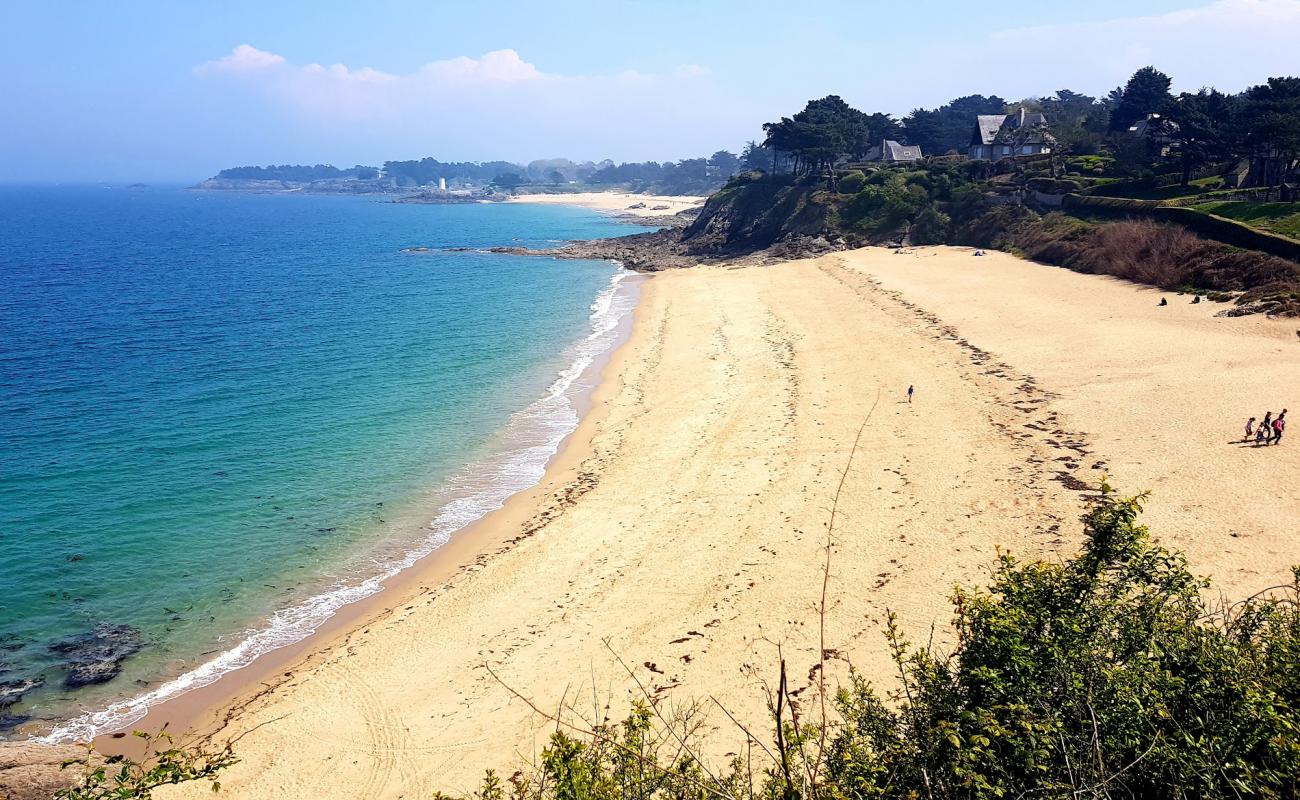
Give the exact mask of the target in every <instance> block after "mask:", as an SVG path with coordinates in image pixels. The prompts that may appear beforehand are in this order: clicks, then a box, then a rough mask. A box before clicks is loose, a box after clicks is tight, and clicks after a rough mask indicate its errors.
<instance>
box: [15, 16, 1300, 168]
mask: <svg viewBox="0 0 1300 800" xmlns="http://www.w3.org/2000/svg"><path fill="white" fill-rule="evenodd" d="M0 25H2V26H3V29H4V30H5V31H6V32H7V33H8V34H9V35H8V36H7V37H6V42H5V44H4V45H3V46H2V47H0V182H47V181H53V182H79V181H101V182H131V181H145V182H190V181H197V180H200V179H202V178H204V177H207V176H209V175H212V174H214V173H216V172H217V171H218V170H220V169H222V168H224V167H229V166H240V165H247V164H268V163H275V164H282V163H331V164H335V165H337V166H351V165H353V164H371V165H379V164H382V162H384V161H386V160H389V159H407V158H422V157H425V156H433V157H435V158H438V159H440V160H443V161H459V160H473V161H481V160H495V159H503V160H511V161H528V160H532V159H535V158H550V157H567V158H572V159H574V160H586V159H591V160H599V159H602V158H612V159H614V160H617V161H642V160H657V161H663V160H676V159H681V158H689V157H696V156H700V155H708V154H710V153H712V152H713V151H715V150H718V149H730V150H732V151H739V149H740V147H741V146H742V145H743V144H744V142H745V141H746V140H749V139H754V138H760V139H761V137H762V131H761V125H762V123H763V122H764V121H767V120H772V119H776V118H779V117H780V116H782V115H789V114H793V113H794V112H795V111H798V110H799V108H801V107H802V106H803V104H804V102H806V101H807V100H809V99H811V98H814V97H821V96H824V95H827V94H838V95H840V96H842V97H843V98H844V99H845V100H847V101H848V102H849V103H851V104H852V105H855V106H857V107H858V108H861V109H863V110H864V111H869V112H870V111H886V112H889V113H893V114H896V115H900V116H901V115H903V114H905V113H907V111H909V110H910V109H912V108H915V107H918V106H919V107H933V106H936V105H939V104H941V103H943V102H945V101H947V100H950V99H952V98H954V97H959V96H962V95H966V94H973V93H980V94H997V95H1000V96H1002V97H1005V98H1007V99H1018V98H1021V97H1032V96H1042V95H1048V94H1051V93H1052V92H1053V91H1055V90H1057V89H1062V88H1068V89H1072V90H1074V91H1079V92H1084V93H1087V94H1092V95H1101V94H1104V93H1106V92H1107V91H1109V90H1111V89H1113V88H1114V87H1115V86H1117V85H1119V84H1122V83H1123V82H1124V80H1125V79H1126V78H1127V77H1128V76H1129V75H1130V74H1131V73H1132V72H1133V71H1134V70H1135V69H1137V68H1139V67H1142V66H1145V65H1147V64H1154V65H1155V66H1157V67H1158V68H1160V69H1162V70H1164V71H1165V72H1167V73H1169V74H1170V75H1171V76H1172V77H1173V78H1174V89H1175V91H1183V90H1187V91H1195V90H1196V89H1199V88H1201V87H1202V86H1207V85H1213V86H1215V87H1217V88H1219V89H1222V90H1224V91H1239V90H1241V89H1243V88H1246V87H1247V86H1250V85H1253V84H1256V83H1260V82H1262V81H1264V80H1265V79H1266V78H1268V77H1269V76H1275V75H1284V74H1289V75H1294V74H1297V73H1300V48H1297V39H1296V36H1297V31H1300V0H1089V2H1087V3H1078V2H1050V1H1049V2H1037V3H1035V2H1026V3H1020V4H1016V3H995V4H988V3H972V2H969V1H968V0H967V1H966V2H949V1H948V0H931V1H929V2H927V1H926V0H911V2H897V0H895V1H894V2H890V3H881V2H876V1H875V0H817V2H808V3H802V4H801V3H791V2H788V1H787V2H769V0H744V1H743V2H732V0H689V1H688V0H660V1H659V2H653V1H652V0H531V2H512V1H510V0H456V1H455V2H444V1H443V0H421V1H418V2H417V1H416V0H406V1H405V2H399V1H398V0H369V2H364V3H363V2H348V3H343V2H337V3H336V2H330V0H311V1H310V2H309V1H307V0H280V1H279V2H265V0H257V1H256V2H254V1H252V0H225V1H224V2H215V1H214V2H202V0H190V1H189V2H184V1H182V0H174V1H171V2H164V1H163V0H157V2H152V3H148V2H136V1H135V0H116V1H115V2H112V3H107V2H99V1H95V2H90V1H87V2H66V1H61V0H35V1H29V0H4V2H3V3H0Z"/></svg>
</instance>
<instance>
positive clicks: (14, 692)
mask: <svg viewBox="0 0 1300 800" xmlns="http://www.w3.org/2000/svg"><path fill="white" fill-rule="evenodd" d="M43 683H45V679H44V678H31V679H22V680H16V681H0V711H4V710H5V709H6V708H8V707H9V706H11V705H13V704H14V703H17V702H18V701H19V700H22V699H23V695H25V694H27V693H28V692H30V691H31V690H32V689H36V688H38V687H39V686H40V685H41V684H43ZM2 727H3V725H0V728H2Z"/></svg>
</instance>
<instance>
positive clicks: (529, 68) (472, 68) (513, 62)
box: [419, 50, 547, 83]
mask: <svg viewBox="0 0 1300 800" xmlns="http://www.w3.org/2000/svg"><path fill="white" fill-rule="evenodd" d="M419 74H420V75H421V76H424V77H428V78H432V79H433V80H438V81H455V82H461V83H471V82H473V83H513V82H515V81H528V80H537V79H539V78H544V77H547V76H545V75H543V74H542V72H541V71H540V70H538V69H537V67H535V66H533V65H532V64H529V63H528V62H527V61H524V60H523V59H522V58H520V57H519V54H518V53H516V52H515V51H514V50H493V51H492V52H490V53H484V54H483V56H482V57H481V58H468V57H466V56H461V57H459V58H451V59H447V60H445V61H432V62H430V63H428V64H425V65H424V66H423V67H421V68H420V72H419Z"/></svg>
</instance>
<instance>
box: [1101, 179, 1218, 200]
mask: <svg viewBox="0 0 1300 800" xmlns="http://www.w3.org/2000/svg"><path fill="white" fill-rule="evenodd" d="M1222 184H1223V179H1221V178H1218V177H1211V178H1198V179H1197V180H1194V181H1191V182H1190V183H1189V184H1188V185H1187V186H1179V185H1178V184H1174V185H1173V186H1146V187H1138V186H1124V185H1122V184H1121V185H1113V184H1112V185H1105V184H1100V185H1098V188H1097V189H1096V190H1095V192H1094V193H1095V194H1097V195H1100V196H1103V197H1125V198H1128V199H1130V200H1177V199H1179V198H1183V197H1195V196H1197V195H1200V194H1205V193H1206V192H1212V191H1215V190H1216V189H1221V188H1223V187H1222Z"/></svg>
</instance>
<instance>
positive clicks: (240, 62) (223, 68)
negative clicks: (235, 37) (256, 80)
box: [195, 44, 285, 75]
mask: <svg viewBox="0 0 1300 800" xmlns="http://www.w3.org/2000/svg"><path fill="white" fill-rule="evenodd" d="M284 63H285V62H284V56H279V55H276V54H275V53H268V52H266V51H265V50H258V49H257V48H256V47H253V46H252V45H250V44H241V45H239V46H238V47H236V48H235V49H234V50H232V51H230V55H228V56H225V57H224V58H218V59H217V60H215V61H209V62H207V63H206V64H200V65H199V66H197V67H195V71H196V72H209V73H211V72H225V73H230V74H233V75H241V74H248V73H252V72H262V71H265V70H270V69H275V68H276V67H280V66H283V65H284Z"/></svg>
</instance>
